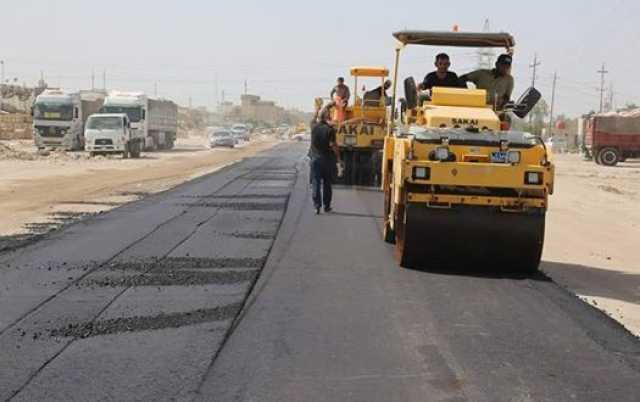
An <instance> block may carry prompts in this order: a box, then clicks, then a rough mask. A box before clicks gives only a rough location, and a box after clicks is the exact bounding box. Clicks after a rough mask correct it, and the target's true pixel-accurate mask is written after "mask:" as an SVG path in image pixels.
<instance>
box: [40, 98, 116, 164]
mask: <svg viewBox="0 0 640 402" xmlns="http://www.w3.org/2000/svg"><path fill="white" fill-rule="evenodd" d="M104 98H105V94H104V93H103V92H101V91H79V92H67V91H64V90H61V89H47V90H45V91H44V92H43V93H41V94H40V95H38V97H36V99H35V102H34V104H33V138H34V141H35V144H36V147H38V149H45V148H50V149H56V148H57V149H64V150H70V151H71V150H73V151H75V150H82V149H84V143H85V140H84V126H85V123H86V122H87V118H88V117H89V116H90V115H92V114H93V113H96V112H98V110H100V108H101V107H102V104H103V102H104Z"/></svg>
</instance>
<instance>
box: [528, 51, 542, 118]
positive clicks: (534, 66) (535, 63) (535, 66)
mask: <svg viewBox="0 0 640 402" xmlns="http://www.w3.org/2000/svg"><path fill="white" fill-rule="evenodd" d="M540 64H542V63H540V61H539V60H538V53H534V55H533V64H529V68H532V69H533V75H532V77H531V86H532V87H533V88H535V87H536V73H537V72H538V66H539V65H540ZM532 123H533V114H531V113H529V125H531V124H532Z"/></svg>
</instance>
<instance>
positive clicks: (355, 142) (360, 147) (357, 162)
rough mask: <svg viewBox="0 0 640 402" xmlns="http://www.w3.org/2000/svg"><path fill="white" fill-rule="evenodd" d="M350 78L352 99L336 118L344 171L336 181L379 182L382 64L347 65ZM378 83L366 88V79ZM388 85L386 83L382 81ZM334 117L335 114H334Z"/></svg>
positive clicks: (384, 126)
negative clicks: (343, 116)
mask: <svg viewBox="0 0 640 402" xmlns="http://www.w3.org/2000/svg"><path fill="white" fill-rule="evenodd" d="M350 73H351V76H352V77H353V79H354V84H353V94H352V97H351V99H352V102H351V104H350V105H348V106H347V107H346V110H345V121H342V122H338V125H337V134H336V141H337V143H338V147H339V149H340V158H341V160H342V161H343V163H344V172H343V175H342V177H340V178H338V182H339V183H341V184H346V185H360V186H380V182H381V161H382V147H383V145H384V138H385V135H386V133H387V120H388V119H387V106H388V105H389V106H390V103H391V97H389V96H387V94H386V89H385V80H386V78H387V77H388V76H389V70H388V69H387V68H385V67H371V66H356V67H351V69H350ZM367 80H368V81H370V82H373V83H374V85H378V84H379V86H377V87H375V88H369V89H368V90H367V87H365V86H364V85H363V86H362V87H359V86H360V85H362V84H364V83H365V82H366V81H367ZM386 85H390V84H386ZM334 117H335V114H334Z"/></svg>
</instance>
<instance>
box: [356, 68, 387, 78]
mask: <svg viewBox="0 0 640 402" xmlns="http://www.w3.org/2000/svg"><path fill="white" fill-rule="evenodd" d="M351 75H352V76H354V77H388V76H389V70H388V69H387V68H385V67H370V66H356V67H351Z"/></svg>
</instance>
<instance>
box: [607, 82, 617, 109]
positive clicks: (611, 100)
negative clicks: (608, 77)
mask: <svg viewBox="0 0 640 402" xmlns="http://www.w3.org/2000/svg"><path fill="white" fill-rule="evenodd" d="M614 94H615V91H614V90H613V82H610V83H609V94H608V95H609V99H608V100H607V102H608V105H607V112H610V111H615V110H616V106H615V105H614V104H613V96H614Z"/></svg>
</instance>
